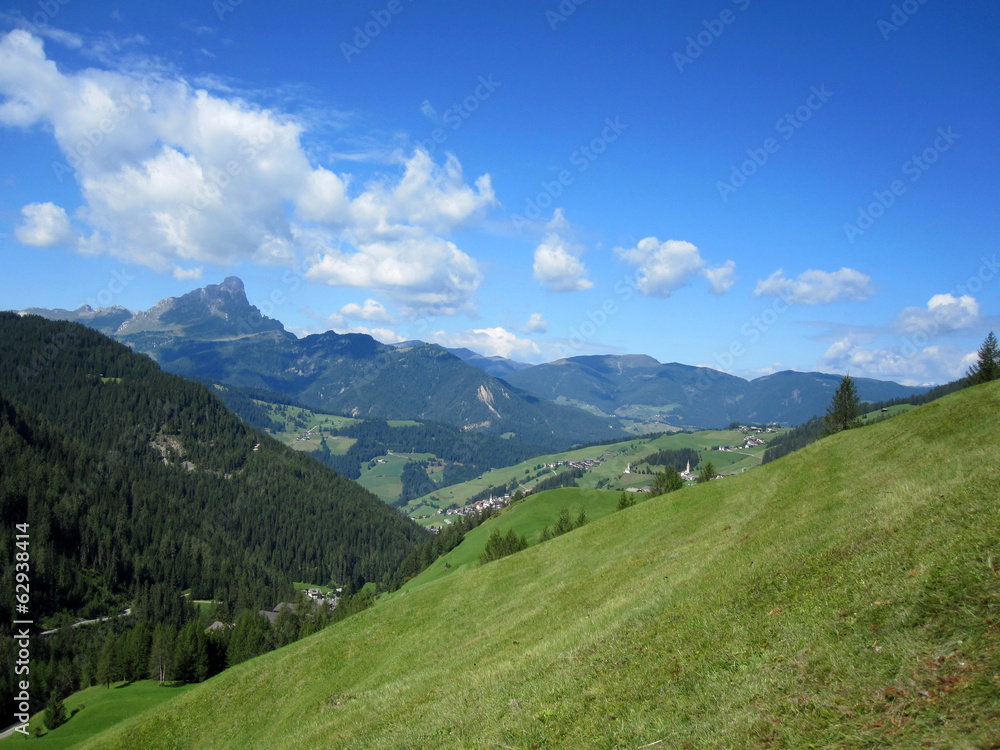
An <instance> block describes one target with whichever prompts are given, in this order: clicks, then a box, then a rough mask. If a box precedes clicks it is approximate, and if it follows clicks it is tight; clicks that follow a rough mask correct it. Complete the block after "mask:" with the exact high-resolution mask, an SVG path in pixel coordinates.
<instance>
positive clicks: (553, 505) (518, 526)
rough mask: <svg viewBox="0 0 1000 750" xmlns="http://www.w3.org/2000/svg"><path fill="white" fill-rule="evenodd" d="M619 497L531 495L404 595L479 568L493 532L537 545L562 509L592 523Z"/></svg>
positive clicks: (565, 492)
mask: <svg viewBox="0 0 1000 750" xmlns="http://www.w3.org/2000/svg"><path fill="white" fill-rule="evenodd" d="M620 495H621V492H611V491H608V490H586V489H581V488H579V487H565V488H563V489H558V490H549V491H547V492H539V493H538V494H537V495H529V496H528V497H526V498H525V499H524V500H522V501H521V502H520V503H517V504H516V505H512V506H511V507H509V508H507V509H506V510H505V511H504V512H503V513H502V514H501V515H500V516H498V517H496V518H491V519H490V520H489V521H486V522H485V523H484V524H483V525H482V526H477V527H476V528H475V529H473V530H472V531H470V532H469V533H468V534H466V535H465V539H463V540H462V543H461V544H460V545H458V546H457V547H456V548H455V549H453V550H451V551H450V552H448V553H447V554H445V555H442V556H441V557H439V558H438V559H437V560H435V561H434V563H432V564H431V566H430V567H429V568H427V569H426V570H424V571H423V572H422V573H420V574H419V575H417V576H416V577H414V579H413V580H412V581H410V582H408V583H407V584H406V586H404V587H403V588H402V589H401V591H403V592H405V591H408V590H410V589H414V588H416V587H418V586H423V585H424V584H427V583H430V582H431V581H436V580H438V579H439V578H443V577H445V576H447V575H455V574H456V573H458V572H460V571H463V570H467V569H469V568H474V567H476V566H477V565H478V564H479V556H480V555H481V554H482V553H483V552H484V551H485V550H486V540H487V539H489V536H490V534H492V533H493V530H494V529H499V530H500V533H501V534H506V533H507V530H508V529H514V533H515V534H517V536H523V537H525V539H527V541H528V544H529V545H533V544H537V543H538V538H539V537H540V536H541V534H542V529H543V528H544V527H545V526H548V527H549V529H552V528H553V527H554V526H555V525H556V522H557V521H558V520H559V513H560V511H562V509H563V508H566V509H567V510H568V511H569V512H570V517H571V518H572V519H573V520H574V521H575V520H576V517H577V515H578V514H579V512H580V510H581V509H583V510H584V511H586V513H587V518H588V519H589V520H588V523H589V522H592V521H597V520H598V519H601V518H604V516H607V515H609V514H611V513H612V512H614V510H615V507H616V506H617V505H618V497H619V496H620ZM637 499H641V497H639V498H637ZM397 596H398V594H397Z"/></svg>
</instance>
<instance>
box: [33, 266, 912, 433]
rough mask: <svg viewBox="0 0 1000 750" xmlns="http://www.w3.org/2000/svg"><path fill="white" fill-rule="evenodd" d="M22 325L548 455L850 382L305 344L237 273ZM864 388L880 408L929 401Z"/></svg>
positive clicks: (405, 347) (800, 406)
mask: <svg viewBox="0 0 1000 750" xmlns="http://www.w3.org/2000/svg"><path fill="white" fill-rule="evenodd" d="M21 314H37V315H41V316H42V317H46V318H51V319H58V320H68V321H76V322H79V323H81V324H83V325H86V326H89V327H91V328H95V329H97V330H99V331H101V332H102V333H105V334H107V335H110V336H112V337H114V338H116V339H118V340H119V341H121V342H123V343H125V344H127V345H128V346H130V347H131V348H132V349H133V350H135V351H139V352H143V353H146V354H148V355H149V356H150V357H152V358H153V359H154V360H156V361H157V362H158V363H159V364H160V365H161V366H162V367H163V368H164V369H166V370H168V371H170V372H174V373H177V374H180V375H183V376H185V377H190V378H197V379H202V380H214V381H218V382H222V383H228V384H231V385H236V386H244V387H252V388H260V389H265V390H270V391H272V392H275V393H279V394H282V395H285V396H290V397H293V398H296V399H297V400H298V401H300V402H301V403H303V404H306V405H308V406H310V407H312V408H316V409H322V410H326V411H330V412H334V413H341V414H347V415H350V416H354V417H365V418H380V419H416V420H425V421H436V422H443V423H446V424H450V425H455V426H458V427H460V428H462V429H464V430H480V431H488V432H493V433H496V434H502V435H505V436H508V437H512V438H514V439H516V440H518V441H519V442H523V443H527V444H531V445H537V446H540V447H544V448H547V449H549V448H550V449H561V448H565V447H568V446H570V445H573V444H579V443H586V442H594V441H600V440H607V439H612V438H616V437H622V436H623V435H625V434H626V433H625V431H624V430H625V428H628V429H630V430H632V431H634V432H643V431H651V430H656V429H677V428H690V429H699V428H718V427H724V426H726V425H727V424H729V423H731V422H733V421H739V422H758V423H782V424H800V423H802V422H805V421H807V420H808V419H810V418H812V417H814V416H817V415H819V414H822V413H823V412H824V410H825V409H826V407H827V405H828V404H829V402H830V398H831V396H832V394H833V392H834V390H835V389H836V385H837V384H838V383H839V381H840V377H839V376H836V375H830V374H825V373H800V372H793V371H785V372H778V373H774V374H773V375H768V376H765V377H762V378H757V379H755V380H752V381H748V380H745V379H743V378H739V377H736V376H734V375H729V374H727V373H723V372H720V371H718V370H714V369H711V368H707V367H694V366H691V365H684V364H680V363H668V364H663V363H660V362H658V361H657V360H655V359H653V358H652V357H649V356H646V355H624V356H613V355H603V356H602V355H596V356H580V357H571V358H567V359H561V360H558V361H556V362H551V363H547V364H541V365H527V364H524V363H519V362H514V361H512V360H509V359H505V358H502V357H486V356H483V355H481V354H478V353H476V352H473V351H470V350H468V349H451V350H448V349H445V348H443V347H441V346H438V345H436V344H428V343H424V342H421V341H407V342H404V343H401V344H396V345H386V344H382V343H380V342H378V341H376V340H375V339H374V338H372V337H371V336H368V335H366V334H352V333H347V334H340V333H336V332H334V331H328V332H326V333H321V334H315V335H311V336H306V337H303V338H297V337H296V336H295V335H293V334H292V333H290V332H288V331H286V330H285V328H284V326H283V325H282V324H281V323H280V322H279V321H277V320H274V319H271V318H268V317H266V316H264V315H262V314H261V312H260V310H258V308H256V307H254V306H253V305H251V304H250V303H249V301H248V300H247V296H246V291H245V288H244V285H243V282H242V281H241V280H240V279H238V278H236V277H234V276H231V277H229V278H227V279H225V280H224V281H223V282H222V283H221V284H210V285H208V286H206V287H204V288H202V289H196V290H194V291H192V292H189V293H188V294H185V295H183V296H181V297H171V298H167V299H164V300H161V301H160V302H158V303H157V304H156V305H154V306H153V307H152V308H150V309H149V310H146V311H141V312H132V311H129V310H126V309H125V308H122V307H110V308H98V309H94V308H91V307H89V306H84V307H81V308H79V309H77V310H74V311H69V310H62V309H55V310H48V309H44V308H30V309H27V310H23V311H21ZM856 382H857V386H858V392H859V395H860V397H861V398H862V399H863V400H867V401H881V400H887V399H892V398H905V397H908V396H912V395H916V394H918V393H922V392H923V391H925V390H926V389H925V388H912V387H908V386H903V385H900V384H898V383H892V382H886V381H878V380H867V379H858V380H857V381H856Z"/></svg>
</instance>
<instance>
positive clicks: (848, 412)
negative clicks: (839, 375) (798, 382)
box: [825, 375, 861, 435]
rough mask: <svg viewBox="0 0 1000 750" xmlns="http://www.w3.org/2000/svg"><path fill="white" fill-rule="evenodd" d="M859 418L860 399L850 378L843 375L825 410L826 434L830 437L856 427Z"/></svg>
mask: <svg viewBox="0 0 1000 750" xmlns="http://www.w3.org/2000/svg"><path fill="white" fill-rule="evenodd" d="M860 416H861V399H860V398H858V389H857V388H855V387H854V381H853V380H852V379H851V376H850V375H845V376H844V378H843V380H841V381H840V385H839V386H838V387H837V392H836V393H834V394H833V400H832V401H831V402H830V406H829V407H828V408H827V410H826V420H825V422H826V434H827V435H832V434H834V433H835V432H840V431H841V430H849V429H851V428H852V427H857V426H858V418H859V417H860Z"/></svg>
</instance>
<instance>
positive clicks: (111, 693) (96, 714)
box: [0, 680, 194, 750]
mask: <svg viewBox="0 0 1000 750" xmlns="http://www.w3.org/2000/svg"><path fill="white" fill-rule="evenodd" d="M193 687H194V685H182V686H179V687H171V686H161V685H159V684H158V683H155V682H151V681H149V680H143V681H142V682H134V683H132V684H130V685H124V684H119V685H112V686H111V689H110V690H109V689H108V688H106V687H92V688H87V689H86V690H81V691H80V692H78V693H74V694H73V695H71V696H69V697H68V698H66V700H65V704H66V714H67V715H70V714H72V713H73V712H74V711H77V709H79V711H77V713H76V714H75V715H74V716H72V717H71V718H70V720H69V721H67V722H66V723H65V724H63V725H62V726H61V727H58V728H57V729H54V730H52V731H51V732H50V731H48V730H46V729H45V725H44V723H43V722H42V714H41V713H39V714H37V715H36V716H34V717H32V719H31V722H30V726H31V731H32V732H34V729H35V727H36V726H38V727H42V729H43V731H45V732H46V734H45V736H43V737H40V738H37V739H36V738H34V737H31V738H29V740H28V741H29V742H30V743H31V744H30V745H28V747H37V748H39V750H64V748H71V747H77V746H78V745H79V743H81V742H83V741H85V740H87V739H88V738H90V737H93V736H94V735H96V734H98V733H100V732H102V731H104V730H106V729H108V728H109V727H113V726H114V725H116V724H118V723H119V722H122V721H125V720H126V719H130V718H132V717H133V716H136V715H138V714H141V713H142V712H143V711H148V710H149V709H151V708H155V707H156V706H158V705H160V704H161V703H163V702H164V701H167V700H170V699H171V698H175V697H177V696H179V695H183V694H184V693H186V692H187V691H188V690H190V689H191V688H193ZM81 706H82V708H81ZM24 742H25V740H24V737H23V736H22V735H21V734H18V733H15V734H13V735H11V736H10V737H7V738H5V739H3V740H0V748H8V747H10V748H14V747H25V745H24ZM150 747H156V744H155V743H154V744H153V745H150Z"/></svg>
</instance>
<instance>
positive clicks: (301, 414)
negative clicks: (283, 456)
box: [255, 401, 417, 494]
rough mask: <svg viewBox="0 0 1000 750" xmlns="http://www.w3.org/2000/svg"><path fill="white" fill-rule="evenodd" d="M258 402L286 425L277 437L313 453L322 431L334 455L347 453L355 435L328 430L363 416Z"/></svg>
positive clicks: (396, 424)
mask: <svg viewBox="0 0 1000 750" xmlns="http://www.w3.org/2000/svg"><path fill="white" fill-rule="evenodd" d="M255 403H257V404H258V405H260V406H266V407H269V408H270V412H271V413H270V416H271V419H273V420H274V421H276V422H281V423H282V424H283V425H284V427H283V429H281V430H279V431H277V432H274V433H272V434H273V435H274V437H275V438H277V439H278V440H280V441H281V442H283V443H284V444H285V445H288V446H290V447H292V448H294V449H295V450H297V451H306V452H311V451H315V450H318V449H319V445H320V439H321V433H326V436H325V437H326V444H327V446H328V447H329V448H330V452H331V453H332V454H334V455H335V456H342V455H344V454H345V453H347V451H348V450H350V448H351V446H352V445H354V443H355V442H357V441H355V440H354V439H353V438H347V437H339V436H331V435H330V434H329V433H330V432H331V431H333V430H339V429H341V428H342V427H347V426H349V425H352V424H357V423H358V422H360V421H361V420H360V419H353V418H351V417H341V416H337V415H334V414H324V413H323V412H316V411H313V410H312V409H305V408H302V407H298V406H286V405H283V404H272V403H269V402H266V401H255ZM388 423H389V425H390V426H393V427H405V426H409V425H415V424H417V423H416V422H413V421H407V420H389V422H388ZM396 494H399V493H396Z"/></svg>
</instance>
